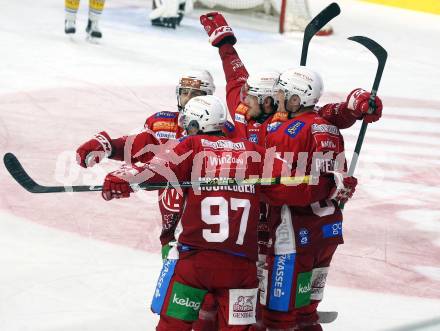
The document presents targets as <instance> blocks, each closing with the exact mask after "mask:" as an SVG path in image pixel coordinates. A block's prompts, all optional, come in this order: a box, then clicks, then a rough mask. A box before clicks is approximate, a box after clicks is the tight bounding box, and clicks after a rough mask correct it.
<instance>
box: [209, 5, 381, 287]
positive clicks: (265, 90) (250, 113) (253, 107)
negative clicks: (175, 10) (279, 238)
mask: <svg viewBox="0 0 440 331" xmlns="http://www.w3.org/2000/svg"><path fill="white" fill-rule="evenodd" d="M200 22H201V23H202V25H203V26H204V28H205V30H206V31H207V33H208V35H209V40H210V42H211V44H212V45H213V46H215V47H218V48H219V53H220V57H221V59H222V64H223V69H224V72H225V77H226V82H227V85H226V95H227V102H228V108H229V112H230V113H231V116H232V118H233V119H234V124H235V134H236V135H237V136H242V137H244V138H247V139H249V140H250V141H253V142H256V143H259V144H261V145H263V146H264V145H265V137H266V135H267V134H270V133H271V132H273V131H275V130H276V129H277V128H278V126H279V125H281V124H282V123H284V122H285V121H287V120H288V118H289V116H290V115H289V113H287V112H286V111H281V109H280V111H278V112H276V113H275V111H276V109H277V105H276V103H275V102H274V95H273V89H271V87H272V86H275V85H276V82H277V81H278V77H277V73H276V72H262V73H258V74H255V75H252V74H251V75H250V76H249V75H248V72H247V70H246V68H245V66H244V64H243V63H242V61H241V60H240V58H239V56H238V54H237V52H236V50H235V49H234V47H233V45H234V44H235V42H236V38H235V35H234V33H233V31H232V29H231V27H230V26H229V25H228V24H227V22H226V20H225V19H224V17H223V16H222V15H221V14H219V13H216V12H213V13H208V14H206V15H202V16H201V17H200ZM274 84H275V85H274ZM368 99H369V93H368V92H366V91H364V90H362V89H356V90H354V91H353V92H351V93H350V94H349V96H348V98H347V102H342V103H338V104H327V105H325V106H323V107H321V108H316V109H315V111H316V112H318V113H319V114H320V115H321V116H322V117H324V118H325V119H327V120H328V121H330V122H331V123H333V124H335V125H336V126H337V127H338V128H347V127H350V126H351V125H353V123H354V122H355V121H356V120H357V119H365V120H366V121H367V122H373V121H376V120H378V119H379V118H380V116H381V110H382V106H381V104H380V105H379V107H377V109H376V112H375V113H373V114H367V111H368V109H369V107H368ZM378 103H380V100H378ZM347 189H349V188H347ZM351 189H352V192H351V193H349V194H352V193H353V191H354V187H352V188H351ZM343 191H344V189H342V190H341V192H343ZM260 210H261V211H262V214H261V219H260V225H259V229H260V231H259V242H260V244H261V245H260V253H261V255H260V256H261V260H262V261H263V260H264V259H265V255H264V254H265V251H266V248H265V246H266V245H267V243H268V242H269V238H268V233H267V230H268V225H267V222H266V218H267V212H265V206H264V205H263V206H261V209H260ZM263 291H264V289H263Z"/></svg>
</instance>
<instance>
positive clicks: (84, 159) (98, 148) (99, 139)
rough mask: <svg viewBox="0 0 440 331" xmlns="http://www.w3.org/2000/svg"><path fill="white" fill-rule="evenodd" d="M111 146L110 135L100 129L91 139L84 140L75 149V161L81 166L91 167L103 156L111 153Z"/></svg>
mask: <svg viewBox="0 0 440 331" xmlns="http://www.w3.org/2000/svg"><path fill="white" fill-rule="evenodd" d="M112 151H113V147H112V143H111V139H110V136H109V135H108V134H107V132H105V131H102V132H100V133H98V134H96V135H95V137H94V138H93V139H90V140H89V141H87V142H85V143H84V144H82V145H81V146H79V148H78V149H77V150H76V162H77V163H78V164H79V165H80V166H81V167H83V168H87V167H93V166H94V165H95V164H96V163H99V162H100V161H101V160H102V159H103V158H105V157H109V156H110V155H111V154H112Z"/></svg>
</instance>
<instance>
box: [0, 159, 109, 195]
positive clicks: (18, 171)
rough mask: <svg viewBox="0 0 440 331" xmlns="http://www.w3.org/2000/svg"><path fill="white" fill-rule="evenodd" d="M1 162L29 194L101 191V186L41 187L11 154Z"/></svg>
mask: <svg viewBox="0 0 440 331" xmlns="http://www.w3.org/2000/svg"><path fill="white" fill-rule="evenodd" d="M3 162H4V164H5V166H6V169H7V170H8V172H9V173H10V174H11V176H12V177H13V178H14V179H15V180H16V182H17V183H18V184H20V185H21V186H22V187H23V188H24V189H25V190H27V191H28V192H31V193H57V192H87V191H101V190H102V186H101V187H100V186H43V185H40V184H38V183H37V182H35V181H34V180H33V179H32V178H31V177H30V176H29V175H28V174H27V172H26V170H24V169H23V166H22V165H21V163H20V161H18V159H17V157H16V156H15V155H14V154H12V153H6V154H5V155H4V157H3Z"/></svg>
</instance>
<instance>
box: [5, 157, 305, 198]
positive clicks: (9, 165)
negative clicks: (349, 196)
mask: <svg viewBox="0 0 440 331" xmlns="http://www.w3.org/2000/svg"><path fill="white" fill-rule="evenodd" d="M3 162H4V164H5V166H6V169H7V170H8V172H9V173H10V174H11V176H12V177H13V178H14V179H15V181H16V182H17V183H18V184H20V185H21V186H22V187H23V188H24V189H26V190H27V191H28V192H31V193H61V192H92V191H102V188H103V187H102V186H101V185H73V186H70V185H66V186H43V185H40V184H38V183H37V182H35V181H34V180H33V179H32V178H31V177H30V176H29V175H28V174H27V172H26V170H24V168H23V166H22V165H21V163H20V161H18V159H17V157H16V156H15V155H14V154H12V153H6V154H5V156H4V157H3ZM310 180H311V177H310V176H298V177H273V178H249V179H242V180H235V179H216V180H211V181H183V182H179V183H173V182H165V183H151V184H146V183H142V184H139V185H133V186H132V188H134V189H141V190H149V191H153V190H159V189H163V188H169V187H181V188H198V187H200V188H203V187H219V186H235V185H276V184H284V185H299V184H303V183H309V181H310Z"/></svg>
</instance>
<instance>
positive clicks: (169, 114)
mask: <svg viewBox="0 0 440 331" xmlns="http://www.w3.org/2000/svg"><path fill="white" fill-rule="evenodd" d="M177 114H178V113H172V112H169V111H161V112H158V113H156V114H155V115H154V118H175V117H177Z"/></svg>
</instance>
